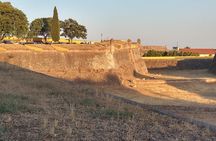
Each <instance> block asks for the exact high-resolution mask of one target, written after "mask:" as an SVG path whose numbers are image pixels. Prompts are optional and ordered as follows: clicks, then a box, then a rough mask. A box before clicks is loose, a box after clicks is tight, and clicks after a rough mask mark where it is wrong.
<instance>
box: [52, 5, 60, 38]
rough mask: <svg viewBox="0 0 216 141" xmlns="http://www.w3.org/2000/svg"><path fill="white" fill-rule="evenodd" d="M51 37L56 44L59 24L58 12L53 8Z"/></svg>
mask: <svg viewBox="0 0 216 141" xmlns="http://www.w3.org/2000/svg"><path fill="white" fill-rule="evenodd" d="M51 36H52V40H53V41H54V42H58V41H59V40H60V22H59V18H58V11H57V8H56V7H55V8H54V12H53V19H52V28H51Z"/></svg>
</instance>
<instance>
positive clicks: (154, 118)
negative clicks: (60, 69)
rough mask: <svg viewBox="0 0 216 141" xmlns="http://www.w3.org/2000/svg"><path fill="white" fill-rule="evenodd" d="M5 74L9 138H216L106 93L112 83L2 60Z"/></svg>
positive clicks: (2, 126) (0, 89)
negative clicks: (59, 74) (89, 81)
mask: <svg viewBox="0 0 216 141" xmlns="http://www.w3.org/2000/svg"><path fill="white" fill-rule="evenodd" d="M0 74H1V75H0V83H1V85H0V98H1V101H0V140H3V141H4V140H19V141H29V140H31V141H38V140H40V141H41V140H56V141H57V140H100V141H102V140H155V141H157V140H166V141H168V140H170V141H171V140H197V139H198V140H206V139H208V140H214V139H215V137H216V133H215V132H213V131H210V130H209V129H205V128H201V127H198V126H197V125H193V124H190V123H188V122H184V121H181V120H177V119H174V118H171V117H168V116H164V115H160V114H158V113H155V112H153V111H151V110H149V109H148V108H140V107H137V106H133V105H130V104H126V103H124V102H122V101H119V100H116V99H113V98H112V97H110V96H107V95H105V93H109V92H110V90H111V89H109V87H107V89H105V88H101V87H97V86H92V85H83V84H76V83H71V82H68V81H65V80H61V79H57V78H53V77H49V76H46V75H42V74H38V73H35V72H32V71H28V70H24V69H21V68H17V67H15V66H11V65H4V64H0ZM104 87H105V86H104ZM122 89H125V90H126V88H122ZM131 91H133V90H131Z"/></svg>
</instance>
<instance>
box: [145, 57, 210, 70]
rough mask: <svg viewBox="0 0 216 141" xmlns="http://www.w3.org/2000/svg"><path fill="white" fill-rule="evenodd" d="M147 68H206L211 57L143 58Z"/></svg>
mask: <svg viewBox="0 0 216 141" xmlns="http://www.w3.org/2000/svg"><path fill="white" fill-rule="evenodd" d="M145 63H146V67H147V68H148V69H208V68H209V67H210V66H211V63H212V59H184V60H178V59H171V60H169V59H158V60H157V59H152V60H147V59H145Z"/></svg>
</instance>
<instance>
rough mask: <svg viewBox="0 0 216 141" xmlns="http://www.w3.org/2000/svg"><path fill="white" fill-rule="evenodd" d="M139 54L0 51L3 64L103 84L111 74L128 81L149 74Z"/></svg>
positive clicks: (121, 51)
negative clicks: (139, 75) (135, 72)
mask: <svg viewBox="0 0 216 141" xmlns="http://www.w3.org/2000/svg"><path fill="white" fill-rule="evenodd" d="M82 47H83V46H82ZM41 48H42V47H41ZM138 52H139V49H130V48H121V49H116V48H114V50H111V47H107V48H103V49H97V50H94V48H93V49H90V48H89V49H88V51H87V50H86V49H82V50H79V49H76V50H75V49H73V50H70V51H68V52H58V51H53V50H49V51H45V52H36V51H29V50H16V51H6V52H0V62H6V63H8V64H12V65H16V66H19V67H22V68H26V69H29V70H32V71H36V72H40V73H44V74H48V75H52V76H57V77H64V78H68V79H77V78H80V79H87V80H95V81H101V79H104V78H105V76H107V75H108V74H117V75H118V76H119V77H121V78H124V77H133V73H134V71H138V72H139V73H147V69H146V66H145V63H144V60H141V57H140V56H139V53H138ZM137 63H139V64H137Z"/></svg>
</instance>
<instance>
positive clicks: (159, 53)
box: [143, 50, 199, 57]
mask: <svg viewBox="0 0 216 141" xmlns="http://www.w3.org/2000/svg"><path fill="white" fill-rule="evenodd" d="M161 56H199V54H196V53H192V52H179V51H156V50H149V51H148V52H146V53H145V54H144V55H143V57H161Z"/></svg>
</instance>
